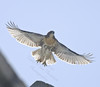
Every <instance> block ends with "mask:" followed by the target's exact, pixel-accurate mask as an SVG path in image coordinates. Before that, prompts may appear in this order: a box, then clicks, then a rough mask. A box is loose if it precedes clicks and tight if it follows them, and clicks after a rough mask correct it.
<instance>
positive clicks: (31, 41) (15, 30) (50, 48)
mask: <svg viewBox="0 0 100 87" xmlns="http://www.w3.org/2000/svg"><path fill="white" fill-rule="evenodd" d="M6 26H7V28H8V31H9V32H10V34H11V35H12V36H13V37H14V38H16V40H17V41H18V42H20V43H22V44H24V45H27V46H30V47H40V48H39V49H37V50H36V51H33V52H32V56H33V57H34V59H35V60H36V61H37V62H40V63H41V64H43V65H44V66H46V65H49V64H54V63H55V62H56V60H55V59H54V56H53V53H54V54H55V55H56V56H58V58H60V59H62V60H64V61H66V62H68V63H71V64H88V63H91V62H92V60H91V59H90V58H91V56H92V54H90V53H89V54H86V55H81V54H78V53H76V52H74V51H72V50H70V49H69V48H68V47H66V46H65V45H63V44H62V43H60V42H59V41H58V40H57V39H56V38H55V36H54V31H49V32H48V33H47V34H46V35H42V34H38V33H34V32H28V31H24V30H21V29H20V28H19V27H18V26H17V25H15V23H14V22H8V24H6Z"/></svg>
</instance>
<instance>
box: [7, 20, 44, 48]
mask: <svg viewBox="0 0 100 87" xmlns="http://www.w3.org/2000/svg"><path fill="white" fill-rule="evenodd" d="M6 26H7V28H8V31H9V32H10V34H11V35H12V36H13V37H14V38H16V40H17V41H18V42H20V43H22V44H24V45H28V46H31V47H38V46H41V40H42V39H43V38H44V35H41V34H37V33H33V32H28V31H24V30H20V29H19V28H18V26H17V25H15V24H14V23H13V22H8V24H7V25H6Z"/></svg>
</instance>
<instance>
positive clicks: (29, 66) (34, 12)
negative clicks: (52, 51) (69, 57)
mask: <svg viewBox="0 0 100 87" xmlns="http://www.w3.org/2000/svg"><path fill="white" fill-rule="evenodd" d="M9 21H12V22H15V24H17V25H18V26H19V28H21V29H23V30H26V31H32V32H37V33H41V34H46V33H47V32H48V31H50V30H54V31H55V36H56V38H57V39H58V40H59V41H60V42H61V43H63V44H64V45H66V46H67V47H68V48H70V49H71V50H73V51H75V52H77V53H79V54H83V53H93V57H94V62H93V63H91V64H88V65H71V64H68V63H66V62H63V61H62V60H60V59H59V58H57V57H56V56H55V59H56V61H57V62H56V63H55V64H53V65H50V66H47V67H44V66H42V65H41V64H39V63H36V61H35V60H34V58H33V57H32V56H31V52H32V51H34V50H36V49H37V48H31V47H27V46H25V45H22V44H20V43H18V42H16V40H15V39H14V38H12V37H11V35H10V34H9V32H8V31H7V29H6V26H5V24H6V23H7V22H9ZM0 49H1V50H2V51H3V53H4V54H5V55H6V57H7V60H8V61H9V63H10V65H11V66H12V67H13V69H14V70H15V71H16V73H17V74H18V76H19V77H20V78H21V79H22V80H23V81H24V82H25V83H26V85H27V87H29V86H30V85H31V84H32V83H34V82H35V81H36V80H41V81H44V82H46V83H49V84H52V85H53V86H55V87H100V58H99V55H100V50H99V49H100V0H1V1H0Z"/></svg>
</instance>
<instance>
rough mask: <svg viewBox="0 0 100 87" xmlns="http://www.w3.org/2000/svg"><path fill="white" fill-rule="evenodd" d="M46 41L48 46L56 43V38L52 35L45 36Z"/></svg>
mask: <svg viewBox="0 0 100 87" xmlns="http://www.w3.org/2000/svg"><path fill="white" fill-rule="evenodd" d="M44 42H45V44H46V45H48V46H54V45H55V43H56V41H55V39H54V38H52V37H48V38H44Z"/></svg>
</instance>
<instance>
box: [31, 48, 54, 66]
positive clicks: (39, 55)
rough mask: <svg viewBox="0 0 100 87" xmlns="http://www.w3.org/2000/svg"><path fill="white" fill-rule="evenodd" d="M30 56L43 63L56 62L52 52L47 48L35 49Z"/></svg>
mask: <svg viewBox="0 0 100 87" xmlns="http://www.w3.org/2000/svg"><path fill="white" fill-rule="evenodd" d="M32 56H33V57H34V59H35V60H36V61H37V62H40V63H42V64H44V65H49V64H54V63H55V62H56V60H55V59H54V56H53V54H52V52H50V51H49V50H45V52H44V51H43V50H42V49H41V48H40V49H37V50H36V51H33V52H32Z"/></svg>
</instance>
